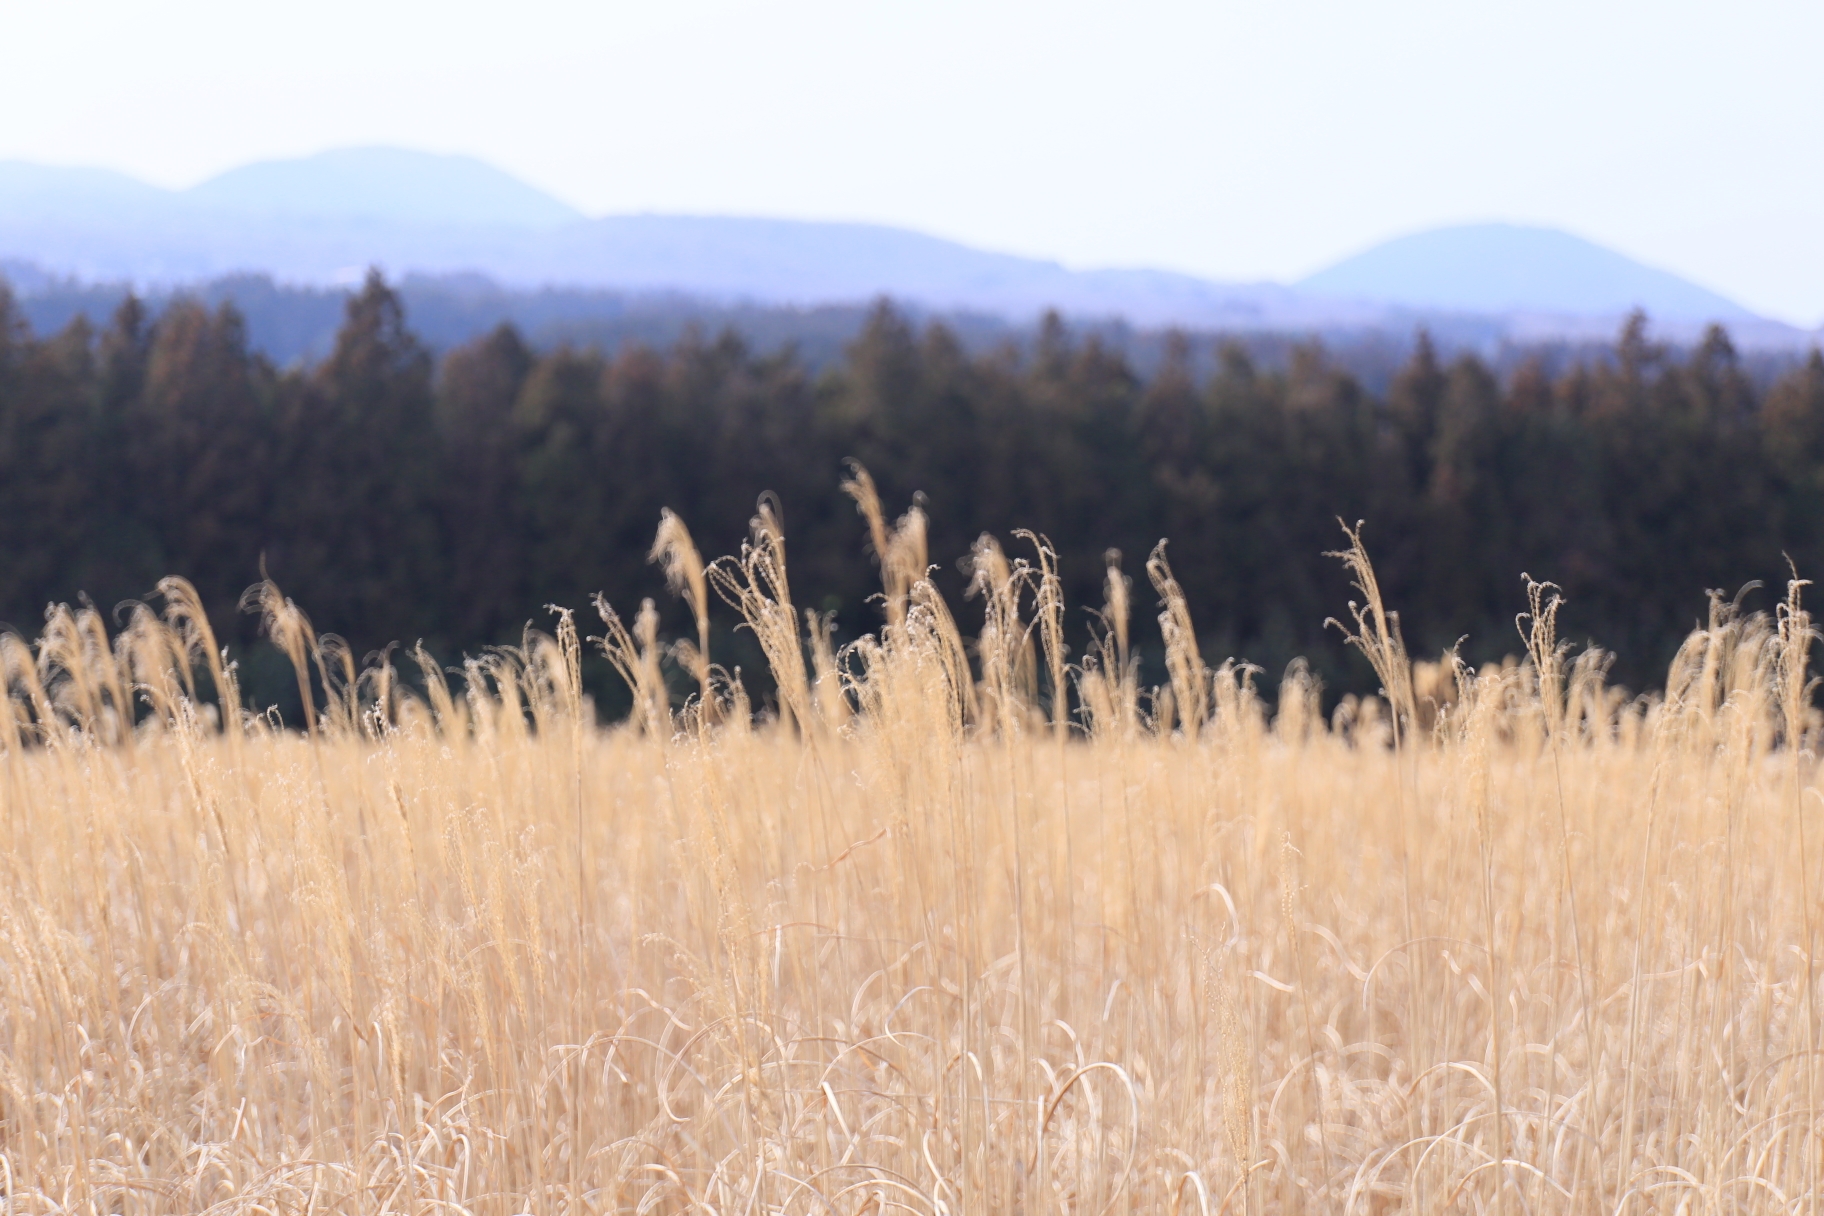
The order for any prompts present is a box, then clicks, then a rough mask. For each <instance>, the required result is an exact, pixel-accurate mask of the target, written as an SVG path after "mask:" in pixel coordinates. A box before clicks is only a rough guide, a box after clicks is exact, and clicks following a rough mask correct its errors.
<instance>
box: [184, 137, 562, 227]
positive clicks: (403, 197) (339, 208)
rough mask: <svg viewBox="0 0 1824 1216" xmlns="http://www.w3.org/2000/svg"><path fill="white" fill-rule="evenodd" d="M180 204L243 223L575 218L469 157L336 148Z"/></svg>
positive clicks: (214, 183) (238, 173) (212, 186)
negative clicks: (235, 216) (246, 218)
mask: <svg viewBox="0 0 1824 1216" xmlns="http://www.w3.org/2000/svg"><path fill="white" fill-rule="evenodd" d="M183 197H184V198H185V199H186V200H188V201H191V202H195V203H200V204H202V205H204V206H207V207H213V208H216V209H219V210H223V211H234V212H239V213H242V214H246V215H259V216H287V217H307V218H310V219H314V220H324V219H331V220H333V219H352V220H387V221H392V222H395V223H405V224H433V225H457V226H476V227H504V228H532V229H538V228H555V227H558V226H559V225H561V224H568V223H573V222H575V221H577V220H580V219H582V218H583V213H582V212H580V211H578V210H577V209H576V208H574V207H572V206H570V205H569V204H568V203H565V202H560V201H559V200H558V199H555V198H553V197H551V196H550V195H549V194H546V193H545V192H544V191H542V190H538V189H535V188H533V187H531V186H528V185H527V184H526V183H524V182H522V181H520V180H519V179H518V178H516V177H513V176H512V175H510V174H507V173H503V172H501V171H500V170H499V169H496V168H494V166H492V165H490V164H488V163H486V162H485V161H480V160H476V159H475V158H474V157H472V156H437V155H433V154H432V153H428V152H411V151H407V150H405V149H401V148H342V149H339V150H336V151H333V152H320V153H318V154H317V155H315V156H306V157H303V158H301V159H298V160H269V161H261V162H259V163H257V164H252V165H243V166H241V167H240V168H238V169H230V170H228V171H227V172H226V173H223V174H220V175H219V176H216V177H212V178H210V179H209V180H208V181H206V182H203V183H202V184H201V185H198V186H193V187H191V188H190V189H189V190H186V191H184V192H183Z"/></svg>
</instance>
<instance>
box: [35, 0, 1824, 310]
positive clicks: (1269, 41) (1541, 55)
mask: <svg viewBox="0 0 1824 1216" xmlns="http://www.w3.org/2000/svg"><path fill="white" fill-rule="evenodd" d="M0 13H3V14H4V18H3V20H4V28H5V32H6V37H5V39H4V42H3V43H0V113H4V114H5V115H6V116H7V117H6V118H5V120H4V122H0V159H4V158H7V157H13V158H19V159H24V160H32V161H41V162H45V163H50V164H61V165H94V166H101V167H106V168H111V169H117V170H122V171H125V172H128V173H130V174H133V175H136V176H138V177H141V178H143V179H145V180H146V181H149V182H153V183H155V184H158V185H161V186H167V187H185V186H189V185H192V184H194V183H196V182H199V181H201V180H203V179H205V178H207V177H209V176H211V175H213V174H216V173H219V172H221V171H223V170H226V169H229V168H232V167H234V166H236V165H240V164H243V163H246V162H250V161H257V160H264V159H272V158H282V157H291V156H298V155H304V154H308V153H313V152H317V151H321V150H324V149H328V148H335V147H341V146H350V145H370V144H390V145H398V146H404V147H412V148H421V149H425V150H430V151H437V152H458V153H466V154H471V155H475V156H479V157H481V158H483V159H485V160H487V161H489V162H491V163H493V164H495V165H498V166H500V167H501V168H503V169H506V170H507V171H509V172H511V173H513V174H515V175H517V176H519V177H521V178H523V179H525V180H526V181H528V182H531V183H533V184H535V185H537V186H539V187H541V188H543V189H545V190H548V191H550V192H551V193H552V194H554V195H555V196H557V197H558V198H560V199H562V200H564V201H565V202H567V203H569V204H571V205H573V206H575V207H577V208H579V209H580V210H582V211H583V212H585V213H587V214H589V215H602V214H622V213H630V212H644V211H653V212H664V213H673V212H681V213H689V214H706V215H712V214H713V215H755V216H772V217H787V218H803V219H841V220H859V221H870V222H878V223H885V224H890V225H895V226H902V227H908V228H912V229H915V230H918V231H921V232H926V233H930V234H933V235H937V236H942V237H946V238H950V239H954V240H959V241H962V242H965V243H968V244H972V245H976V246H979V247H983V248H988V249H994V250H1002V251H1007V252H1012V253H1019V254H1024V255H1029V256H1036V257H1041V258H1055V259H1058V260H1061V261H1063V262H1064V263H1066V264H1067V265H1070V266H1073V267H1109V266H1144V267H1156V268H1161V269H1168V270H1179V271H1185V272H1189V273H1193V274H1196V275H1199V276H1202V277H1207V278H1215V279H1223V280H1243V281H1247V280H1258V279H1271V280H1276V281H1282V282H1292V281H1296V280H1298V279H1299V278H1301V277H1303V276H1304V275H1306V274H1309V273H1312V272H1314V271H1316V270H1319V269H1320V268H1322V267H1324V266H1326V265H1328V264H1330V263H1332V262H1334V261H1336V260H1338V259H1339V258H1342V257H1344V256H1346V255H1348V254H1351V253H1354V252H1357V251H1359V250H1361V249H1364V248H1367V247H1368V246H1370V245H1372V244H1374V243H1376V242H1378V241H1380V240H1383V239H1386V238H1389V237H1393V236H1398V235H1402V234H1405V233H1409V232H1416V231H1420V230H1423V229H1427V228H1431V227H1436V226H1440V225H1445V224H1453V223H1464V222H1481V221H1510V222H1518V223H1527V224H1536V225H1544V226H1549V227H1557V228H1563V229H1566V230H1568V231H1570V232H1572V233H1574V234H1576V235H1579V236H1582V237H1585V238H1587V239H1590V240H1594V241H1596V242H1598V243H1600V244H1603V245H1606V246H1609V247H1611V248H1614V249H1616V250H1618V251H1620V252H1622V253H1625V254H1627V255H1629V256H1632V257H1634V258H1636V259H1639V260H1641V261H1644V262H1646V263H1648V264H1650V265H1653V266H1656V267H1660V268H1663V269H1666V270H1670V271H1673V272H1675V273H1678V274H1680V275H1683V276H1686V277H1688V278H1690V279H1692V280H1694V281H1696V282H1698V283H1700V284H1702V285H1703V286H1706V287H1708V288H1711V289H1713V290H1715V291H1718V292H1721V293H1723V294H1724V295H1726V296H1729V297H1730V298H1732V299H1734V300H1736V301H1738V302H1739V303H1741V304H1742V305H1744V306H1746V307H1747V308H1749V309H1752V310H1754V311H1756V312H1759V313H1762V314H1764V315H1767V316H1770V317H1773V318H1777V319H1780V320H1783V321H1786V322H1789V323H1792V324H1795V325H1799V326H1801V327H1803V328H1811V327H1814V326H1817V325H1818V324H1820V323H1824V241H1821V240H1820V239H1819V236H1818V234H1819V232H1820V231H1824V140H1820V138H1819V116H1820V114H1824V74H1821V73H1819V72H1818V71H1817V70H1816V61H1815V53H1816V48H1817V47H1818V46H1820V45H1824V10H1821V9H1819V8H1818V6H1816V5H1810V4H1800V3H1792V2H1786V3H1777V2H1751V3H1742V4H1738V5H1732V6H1730V8H1729V12H1728V17H1727V20H1723V19H1721V18H1720V17H1719V14H1718V11H1717V10H1716V9H1715V7H1714V6H1710V5H1699V4H1695V3H1692V4H1685V3H1655V4H1646V3H1637V4H1636V3H1612V4H1600V5H1590V4H1573V3H1557V2H1546V3H1538V4H1531V5H1526V6H1520V7H1516V6H1496V5H1464V4H1452V3H1413V2H1410V0H1394V2H1390V3H1387V4H1380V5H1372V6H1363V5H1353V4H1341V3H1337V4H1319V3H1288V4H1273V5H1264V4H1262V5H1240V4H1227V3H1221V4H1189V3H1183V4H1172V3H1149V2H1141V3H1132V4H1124V5H1118V6H1117V5H1092V4H1075V3H1059V4H1005V3H983V4H977V3H970V4H950V3H943V2H936V3H928V4H919V5H855V4H843V3H828V4H811V3H801V2H797V0H792V2H788V3H781V4H758V3H742V2H737V0H727V2H721V3H704V2H700V0H685V2H681V3H675V4H662V5H661V4H620V3H615V4H600V5H584V4H567V3H550V2H533V3H527V4H524V5H519V6H515V8H514V10H513V15H512V17H511V18H510V19H508V18H506V17H505V16H504V15H503V12H502V10H500V9H499V8H498V7H496V6H492V5H486V4H470V3H452V4H435V5H432V4H403V3H394V4H382V5H373V4H345V3H340V2H330V3H323V4H315V5H310V6H303V5H279V4H275V5H258V6H249V5H241V4H227V3H222V4H200V3H191V2H181V3H174V4H167V5H159V6H155V7H149V6H145V5H140V4H132V3H115V2H108V3H89V4H83V5H46V4H25V3H16V2H14V0H7V2H6V3H4V4H0Z"/></svg>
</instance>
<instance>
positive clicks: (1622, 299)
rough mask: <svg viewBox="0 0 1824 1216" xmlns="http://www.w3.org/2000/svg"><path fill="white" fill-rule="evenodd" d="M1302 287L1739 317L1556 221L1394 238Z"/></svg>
mask: <svg viewBox="0 0 1824 1216" xmlns="http://www.w3.org/2000/svg"><path fill="white" fill-rule="evenodd" d="M1297 286H1298V287H1299V288H1300V289H1301V290H1304V291H1309V292H1312V293H1314V294H1321V295H1327V296H1335V297H1345V298H1352V299H1364V300H1381V301H1386V302H1388V303H1393V304H1400V305H1404V306H1407V307H1410V308H1419V309H1448V310H1453V311H1459V312H1474V313H1516V312H1518V313H1547V314H1555V315H1561V316H1616V315H1620V314H1622V313H1626V312H1629V311H1631V310H1633V309H1635V308H1644V309H1645V310H1646V311H1647V312H1648V313H1649V314H1651V315H1652V316H1654V317H1658V318H1664V319H1667V320H1681V321H1743V320H1751V319H1753V314H1752V313H1750V312H1749V311H1748V310H1747V309H1745V308H1743V307H1742V306H1741V305H1739V304H1737V303H1735V302H1734V301H1733V300H1729V299H1726V298H1725V297H1723V296H1720V295H1718V294H1717V293H1716V292H1713V291H1710V290H1709V289H1707V288H1704V287H1700V286H1698V285H1697V284H1695V283H1692V282H1690V281H1688V280H1686V279H1681V278H1679V277H1678V276H1677V275H1674V274H1670V273H1668V272H1667V271H1664V270H1658V269H1655V268H1654V267H1651V266H1645V265H1642V264H1641V263H1639V262H1636V261H1634V260H1633V259H1632V258H1629V257H1626V256H1624V255H1622V254H1619V253H1616V252H1615V251H1614V250H1611V249H1605V248H1603V247H1602V246H1601V245H1597V244H1595V243H1594V242H1591V241H1586V240H1584V239H1583V238H1582V237H1579V236H1573V235H1571V234H1570V233H1568V232H1562V231H1560V230H1558V229H1556V228H1536V227H1528V226H1525V225H1521V224H1460V225H1456V226H1453V227H1448V228H1434V229H1431V230H1429V231H1426V232H1418V233H1413V234H1411V235H1409V236H1402V237H1395V238H1394V239H1393V240H1390V241H1385V242H1383V243H1381V244H1379V245H1376V246H1374V247H1373V248H1372V249H1368V250H1365V251H1364V252H1362V253H1358V254H1356V255H1355V256H1353V257H1349V258H1345V259H1344V260H1342V261H1341V262H1338V263H1337V264H1336V265H1334V266H1331V267H1329V268H1328V269H1326V270H1320V271H1319V272H1317V273H1316V274H1314V275H1312V276H1310V277H1309V278H1307V279H1304V280H1303V281H1301V282H1299V283H1298V284H1297Z"/></svg>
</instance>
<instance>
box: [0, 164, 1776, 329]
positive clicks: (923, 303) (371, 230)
mask: <svg viewBox="0 0 1824 1216" xmlns="http://www.w3.org/2000/svg"><path fill="white" fill-rule="evenodd" d="M6 259H15V260H18V261H22V262H29V263H31V264H32V265H33V266H34V267H36V270H35V271H34V272H33V273H36V274H39V275H43V276H49V277H50V278H52V279H56V278H61V277H73V278H75V279H78V280H80V281H82V282H86V283H104V282H105V283H120V282H131V283H134V284H137V285H138V286H139V287H141V288H142V289H160V288H170V287H173V286H177V285H182V284H198V283H207V282H212V281H218V280H224V279H234V280H235V281H240V279H242V278H245V276H249V275H254V276H258V275H265V276H270V277H271V278H273V279H275V280H278V281H280V282H284V283H290V284H297V285H303V286H317V287H326V286H336V285H347V284H351V283H354V282H357V281H359V279H360V277H361V276H362V274H363V273H364V272H365V271H366V269H367V268H368V267H369V266H375V265H377V266H379V267H381V268H382V269H383V270H385V271H386V272H387V273H388V274H390V275H392V276H394V277H395V278H398V277H402V276H405V275H410V274H417V275H427V276H451V275H465V274H466V275H480V276H484V277H485V278H486V279H488V280H490V281H491V282H492V283H494V284H496V285H498V286H500V287H502V288H505V289H507V290H510V291H521V292H524V291H539V290H544V289H547V288H557V289H561V290H563V291H569V292H577V291H584V292H588V291H596V292H602V291H606V292H612V293H623V294H625V293H633V294H650V293H666V294H670V295H675V296H688V297H692V298H695V299H698V300H700V301H702V302H703V303H704V305H705V306H706V307H710V308H721V309H728V308H744V307H749V306H759V307H780V306H783V307H788V308H817V307H823V306H830V305H838V306H848V305H854V304H861V303H865V302H867V301H869V300H872V299H874V298H876V297H879V296H882V295H886V296H892V297H894V298H895V299H898V300H900V301H903V302H906V303H909V304H911V305H914V306H915V307H919V308H922V309H926V310H929V311H936V312H973V313H980V314H991V315H993V316H996V317H999V318H1002V319H1004V320H1007V321H1010V322H1013V323H1015V324H1024V323H1026V322H1029V321H1031V320H1032V319H1033V318H1035V317H1037V316H1038V315H1039V314H1040V313H1041V312H1043V311H1044V310H1046V309H1049V308H1055V309H1058V310H1059V311H1061V312H1063V313H1064V314H1066V315H1067V316H1071V317H1073V318H1076V319H1079V320H1084V321H1090V322H1096V323H1101V322H1105V321H1108V320H1111V319H1117V318H1118V319H1120V320H1122V321H1124V322H1126V323H1128V324H1131V325H1135V326H1140V327H1149V328H1163V327H1168V326H1181V327H1185V328H1190V329H1200V330H1208V331H1224V332H1240V333H1285V334H1298V333H1303V334H1326V335H1334V334H1336V333H1339V332H1344V331H1351V332H1353V331H1365V330H1376V331H1384V332H1389V333H1403V334H1410V333H1411V332H1412V331H1413V330H1414V328H1416V327H1418V326H1421V325H1424V326H1428V327H1431V328H1432V329H1434V331H1441V330H1442V329H1444V328H1447V327H1455V328H1456V329H1457V331H1458V332H1464V331H1465V329H1466V328H1468V329H1474V330H1475V331H1476V332H1479V333H1482V334H1486V335H1490V336H1489V337H1487V338H1485V339H1483V341H1485V342H1499V341H1501V340H1504V339H1514V340H1526V341H1538V340H1551V339H1556V338H1570V339H1573V340H1584V339H1589V338H1596V337H1606V336H1608V335H1610V334H1612V333H1613V332H1614V326H1615V324H1616V323H1617V322H1618V320H1619V318H1620V317H1621V316H1622V315H1624V314H1625V313H1626V312H1628V311H1629V310H1630V309H1631V308H1633V307H1635V306H1637V305H1638V306H1643V307H1645V308H1646V309H1647V310H1648V311H1649V313H1651V314H1652V315H1653V316H1654V319H1655V321H1656V323H1657V324H1658V325H1659V327H1660V328H1661V330H1662V332H1664V333H1665V334H1666V335H1667V336H1669V337H1672V338H1674V339H1675V340H1676V339H1679V338H1681V337H1683V336H1685V335H1684V333H1683V331H1684V330H1689V331H1691V332H1692V333H1695V332H1696V331H1697V329H1698V328H1701V324H1702V323H1703V322H1706V321H1709V320H1712V319H1717V320H1724V321H1728V322H1729V323H1730V325H1731V328H1732V331H1733V332H1734V333H1735V334H1736V337H1737V340H1738V341H1739V342H1742V343H1743V344H1745V345H1758V346H1792V345H1796V344H1798V343H1801V342H1803V341H1806V340H1808V336H1807V335H1805V334H1802V333H1801V332H1800V331H1798V330H1795V329H1792V328H1791V327H1789V326H1784V325H1780V324H1778V323H1776V322H1772V321H1765V320H1761V319H1759V318H1757V317H1755V316H1753V315H1752V314H1751V313H1749V312H1748V311H1747V310H1745V309H1743V308H1741V307H1739V306H1737V305H1735V304H1733V303H1731V302H1730V301H1728V300H1725V299H1723V298H1722V297H1720V296H1717V295H1714V294H1713V293H1710V292H1707V291H1705V290H1704V289H1702V288H1699V287H1696V286H1694V285H1692V284H1689V283H1686V282H1684V281H1683V280H1681V279H1679V278H1677V277H1676V276H1673V275H1670V274H1667V273H1665V272H1663V271H1658V270H1653V269H1651V268H1649V267H1645V266H1641V265H1639V264H1638V263H1635V262H1632V261H1630V260H1629V259H1627V258H1624V257H1622V256H1621V255H1619V254H1616V253H1613V252H1611V251H1608V250H1605V249H1602V248H1601V247H1599V246H1596V245H1592V244H1590V243H1589V242H1587V241H1583V240H1579V239H1578V238H1576V237H1573V236H1569V235H1567V234H1565V233H1561V232H1554V231H1551V230H1548V229H1537V228H1519V227H1512V226H1507V225H1481V226H1475V227H1465V228H1453V229H1442V230H1439V231H1437V232H1430V233H1422V234H1419V235H1416V236H1411V237H1403V238H1401V239H1399V240H1397V241H1391V242H1388V243H1387V244H1385V245H1382V246H1378V247H1376V248H1375V249H1371V250H1369V251H1368V252H1366V253H1363V254H1360V255H1358V256H1356V257H1353V258H1350V259H1348V260H1346V261H1344V262H1342V263H1339V264H1338V265H1336V266H1334V267H1331V268H1330V269H1329V270H1325V271H1322V272H1320V273H1318V274H1316V275H1313V276H1311V277H1310V278H1309V279H1306V280H1305V281H1303V282H1302V283H1299V284H1296V285H1295V286H1292V287H1287V286H1283V285H1279V284H1274V283H1221V282H1212V281H1210V280H1206V279H1200V278H1197V277H1195V276H1192V275H1185V274H1175V273H1172V272H1168V271H1159V270H1138V269H1136V270H1072V269H1069V268H1067V267H1064V266H1062V265H1060V264H1058V263H1056V262H1051V261H1045V260H1042V259H1036V258H1025V257H1015V256H1012V255H1009V254H1002V253H993V252H989V251H985V250H980V249H974V248H970V247H968V246H966V245H962V244H958V243H956V242H953V241H947V240H942V239H940V238H937V237H933V236H928V235H924V234H921V233H917V232H909V231H906V230H904V229H899V228H891V227H886V226H882V225H875V224H857V223H824V222H808V221H796V220H781V219H757V218H739V217H717V216H679V215H631V216H626V215H624V216H608V217H604V218H599V219H591V218H587V217H584V216H583V215H581V214H580V213H579V212H577V211H576V210H575V209H574V208H572V207H570V206H568V205H567V204H565V203H563V202H562V201H560V200H558V199H555V198H553V197H551V196H550V195H548V194H545V193H543V192H542V191H539V190H536V189H534V188H533V187H531V186H528V185H526V184H525V183H523V182H521V181H519V180H518V179H516V178H513V177H512V176H510V175H508V174H506V173H503V172H501V171H500V170H498V169H495V168H493V167H491V166H489V165H487V164H485V163H483V162H481V161H478V160H475V159H473V158H470V157H462V156H435V155H430V154H427V153H421V152H410V151H403V150H400V149H392V148H354V149H344V150H341V151H335V152H325V153H322V154H320V155H316V156H308V157H304V158H301V159H297V160H285V161H269V162H264V163H261V164H256V165H248V166H245V167H242V168H239V169H234V170H230V171H229V172H227V173H224V174H222V175H220V176H218V177H215V178H212V179H210V180H209V181H206V182H203V183H202V184H200V185H198V186H195V187H192V188H191V189H188V190H182V191H171V190H161V189H159V188H157V187H153V186H149V185H146V184H144V183H142V182H137V181H135V180H133V179H132V178H130V177H126V176H124V175H122V174H118V173H111V172H108V171H104V170H97V169H74V168H53V167H48V166H43V165H32V164H24V163H20V162H0V261H4V260H6ZM22 290H23V288H22ZM1681 327H1682V328H1681Z"/></svg>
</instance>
